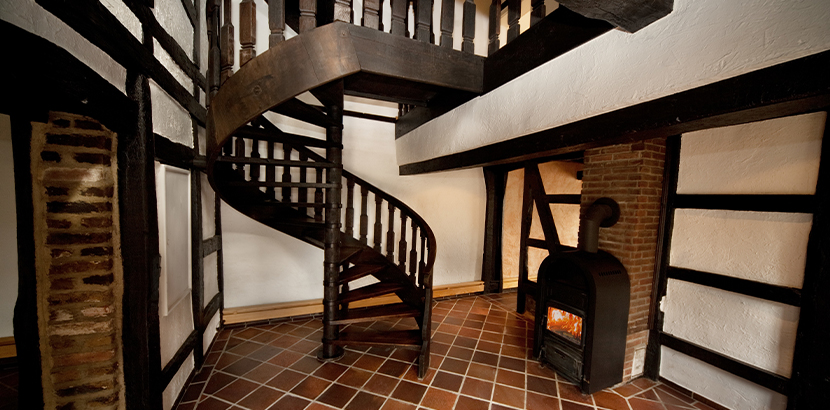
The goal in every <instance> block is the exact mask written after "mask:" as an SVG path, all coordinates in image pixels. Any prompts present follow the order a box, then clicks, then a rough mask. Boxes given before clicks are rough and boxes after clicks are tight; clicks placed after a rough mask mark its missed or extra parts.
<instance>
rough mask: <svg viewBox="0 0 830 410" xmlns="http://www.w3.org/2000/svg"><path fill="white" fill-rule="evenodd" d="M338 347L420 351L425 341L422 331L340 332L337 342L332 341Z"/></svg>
mask: <svg viewBox="0 0 830 410" xmlns="http://www.w3.org/2000/svg"><path fill="white" fill-rule="evenodd" d="M332 343H334V344H336V345H341V346H342V345H349V344H351V345H362V346H389V345H393V346H396V347H403V348H410V349H420V348H421V344H422V343H423V340H422V339H421V331H420V330H418V329H413V330H391V331H384V332H379V331H372V330H363V331H354V330H348V329H346V330H344V331H342V332H340V336H339V337H338V339H337V340H334V341H332Z"/></svg>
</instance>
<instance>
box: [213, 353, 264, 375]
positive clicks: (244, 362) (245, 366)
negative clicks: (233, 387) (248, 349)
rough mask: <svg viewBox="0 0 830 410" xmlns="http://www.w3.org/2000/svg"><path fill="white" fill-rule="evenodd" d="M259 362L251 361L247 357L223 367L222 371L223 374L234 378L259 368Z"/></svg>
mask: <svg viewBox="0 0 830 410" xmlns="http://www.w3.org/2000/svg"><path fill="white" fill-rule="evenodd" d="M260 364H261V362H258V361H256V360H253V359H249V358H247V357H243V358H241V359H239V360H237V361H235V362H233V364H231V365H230V366H227V367H225V368H224V369H222V371H223V372H225V373H230V374H233V375H236V376H242V375H243V374H245V373H248V372H249V371H251V370H253V369H254V368H255V367H257V366H259V365H260Z"/></svg>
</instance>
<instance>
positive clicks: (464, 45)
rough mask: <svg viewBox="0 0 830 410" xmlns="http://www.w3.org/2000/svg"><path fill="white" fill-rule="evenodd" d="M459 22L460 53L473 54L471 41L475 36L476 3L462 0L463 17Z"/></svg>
mask: <svg viewBox="0 0 830 410" xmlns="http://www.w3.org/2000/svg"><path fill="white" fill-rule="evenodd" d="M463 18H464V19H463V21H462V22H461V51H463V52H465V53H470V54H472V53H474V52H475V45H474V44H473V39H474V38H475V36H476V3H475V1H473V0H464V16H463Z"/></svg>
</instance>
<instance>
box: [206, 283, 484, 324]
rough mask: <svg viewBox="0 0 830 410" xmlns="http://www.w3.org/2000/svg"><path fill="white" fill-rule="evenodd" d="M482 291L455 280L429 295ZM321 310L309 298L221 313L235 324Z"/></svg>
mask: <svg viewBox="0 0 830 410" xmlns="http://www.w3.org/2000/svg"><path fill="white" fill-rule="evenodd" d="M483 291H484V282H482V281H480V280H479V281H473V282H464V283H455V284H451V285H440V286H434V287H433V288H432V297H433V298H442V297H447V296H456V295H465V294H468V293H477V292H483ZM398 302H400V299H398V297H397V296H394V295H391V296H390V295H387V296H379V297H376V298H371V299H366V300H362V301H359V302H355V303H350V304H349V307H353V308H360V307H368V306H378V305H386V304H391V303H398ZM322 312H323V300H322V299H312V300H300V301H295V302H285V303H272V304H267V305H257V306H242V307H234V308H227V309H224V310H223V311H222V314H223V317H224V323H225V324H226V325H232V324H237V323H245V322H258V321H262V320H270V319H280V318H286V317H292V316H303V315H313V314H318V313H322Z"/></svg>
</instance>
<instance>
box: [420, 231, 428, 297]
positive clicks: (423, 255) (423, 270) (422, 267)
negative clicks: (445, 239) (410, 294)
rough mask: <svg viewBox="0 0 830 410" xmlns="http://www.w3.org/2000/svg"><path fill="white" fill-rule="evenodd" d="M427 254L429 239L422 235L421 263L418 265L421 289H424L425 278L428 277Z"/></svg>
mask: <svg viewBox="0 0 830 410" xmlns="http://www.w3.org/2000/svg"><path fill="white" fill-rule="evenodd" d="M426 254H427V237H426V235H421V261H420V262H419V263H418V285H419V286H420V287H421V289H423V288H424V276H426V273H427V272H426V270H427V264H426V262H425V258H426Z"/></svg>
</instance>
